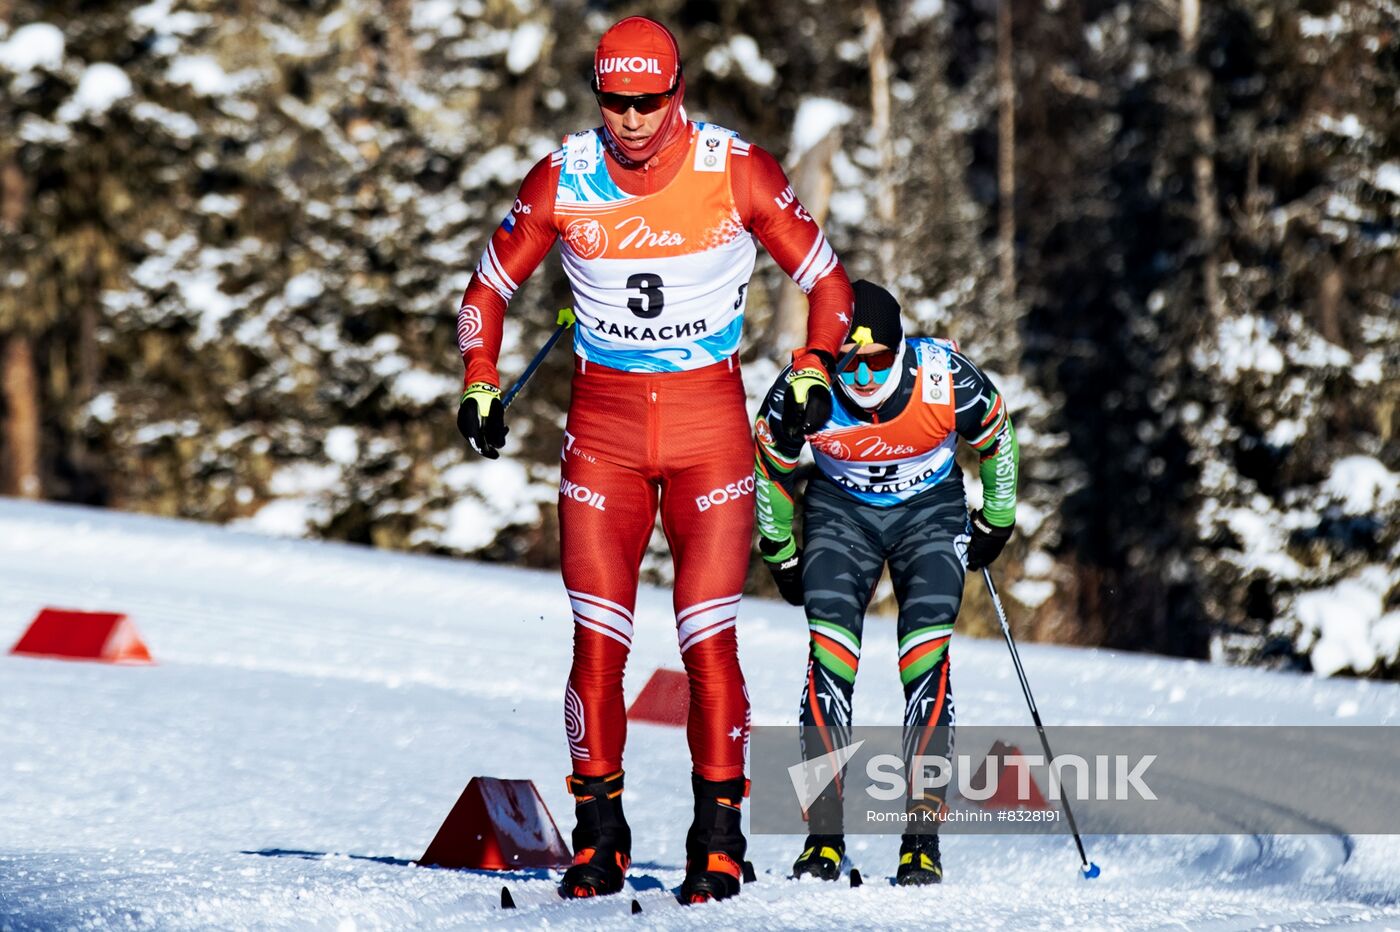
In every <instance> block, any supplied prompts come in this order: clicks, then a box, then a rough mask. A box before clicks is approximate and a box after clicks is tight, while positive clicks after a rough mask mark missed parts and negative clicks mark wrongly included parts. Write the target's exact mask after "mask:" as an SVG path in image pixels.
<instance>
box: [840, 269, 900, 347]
mask: <svg viewBox="0 0 1400 932" xmlns="http://www.w3.org/2000/svg"><path fill="white" fill-rule="evenodd" d="M851 290H852V291H854V292H855V293H856V312H855V319H854V320H853V321H851V332H852V333H854V332H855V330H856V328H857V327H869V328H870V337H871V339H873V340H874V341H875V342H876V343H883V344H884V345H886V346H888V347H889V348H890V349H892V350H897V349H899V344H900V342H901V341H903V339H904V325H903V324H902V323H901V322H900V320H899V302H898V301H896V300H895V299H894V295H892V294H890V293H889V292H888V291H886V290H885V289H883V288H881V287H880V286H879V285H877V284H875V283H874V282H868V281H866V280H865V279H863V278H862V279H860V280H859V281H856V282H853V283H852V284H851Z"/></svg>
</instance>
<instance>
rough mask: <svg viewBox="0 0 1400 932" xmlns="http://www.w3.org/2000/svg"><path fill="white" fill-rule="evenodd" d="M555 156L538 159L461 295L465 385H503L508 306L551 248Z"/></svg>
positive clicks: (459, 322)
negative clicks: (498, 362) (498, 365)
mask: <svg viewBox="0 0 1400 932" xmlns="http://www.w3.org/2000/svg"><path fill="white" fill-rule="evenodd" d="M556 155H557V153H552V154H550V155H547V156H545V157H544V158H542V159H540V160H539V161H538V162H536V163H535V166H534V168H531V169H530V172H529V174H527V175H526V176H525V180H524V181H523V182H521V185H520V193H519V194H517V195H516V198H515V204H514V206H513V207H512V208H511V212H510V213H509V214H507V215H506V218H505V219H504V220H502V221H501V225H500V226H499V227H497V228H496V232H495V233H493V234H491V241H490V242H489V243H487V244H486V250H485V251H484V252H483V253H482V254H481V261H479V262H478V263H477V264H476V271H475V272H474V273H473V274H472V280H471V281H470V282H469V283H468V284H467V291H466V293H465V294H463V295H462V305H461V307H460V308H458V310H457V349H458V350H459V351H460V352H461V354H462V361H463V362H464V363H466V366H467V376H466V383H465V384H471V383H472V382H489V383H491V384H492V385H496V386H499V385H500V384H501V377H500V374H499V373H498V372H497V371H496V360H497V358H498V357H499V356H500V355H501V325H502V323H503V322H504V321H505V316H506V304H507V303H508V302H509V301H510V296H511V295H513V294H515V289H517V288H519V287H520V283H521V282H523V281H525V279H527V278H529V277H530V273H532V272H533V271H535V267H536V266H537V265H539V264H540V261H541V260H542V259H544V257H545V255H546V254H547V253H548V252H549V249H550V247H551V246H553V245H554V239H555V236H556V233H555V229H554V189H555V186H556V185H557V184H558V183H559V159H558V158H556Z"/></svg>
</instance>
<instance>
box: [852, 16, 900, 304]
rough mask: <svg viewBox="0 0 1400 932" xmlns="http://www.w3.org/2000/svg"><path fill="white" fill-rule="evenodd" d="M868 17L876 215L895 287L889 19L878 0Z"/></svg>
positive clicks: (881, 251)
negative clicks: (876, 171) (876, 161)
mask: <svg viewBox="0 0 1400 932" xmlns="http://www.w3.org/2000/svg"><path fill="white" fill-rule="evenodd" d="M861 16H862V17H863V18H864V20H865V52H866V56H867V57H868V58H869V60H870V135H871V137H872V141H873V142H874V144H875V151H876V152H878V153H879V154H880V175H879V177H878V178H877V179H876V180H875V219H876V220H878V221H879V231H880V245H879V248H878V249H877V251H876V258H877V259H878V260H879V264H880V284H882V285H884V286H885V287H886V288H895V287H896V284H895V278H896V277H897V276H898V269H897V268H896V267H895V242H896V240H897V237H896V235H895V219H896V218H895V209H896V207H895V205H896V201H895V177H894V139H893V138H892V137H891V135H890V54H889V50H888V48H887V47H886V41H885V19H884V17H883V16H881V15H880V8H879V7H878V6H876V4H875V2H874V0H866V2H865V4H864V5H863V6H862V7H861Z"/></svg>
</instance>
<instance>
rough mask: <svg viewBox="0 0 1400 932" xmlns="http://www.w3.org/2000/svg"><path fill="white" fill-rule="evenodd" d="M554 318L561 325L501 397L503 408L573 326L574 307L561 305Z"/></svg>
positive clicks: (513, 398) (506, 406)
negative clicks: (565, 332)
mask: <svg viewBox="0 0 1400 932" xmlns="http://www.w3.org/2000/svg"><path fill="white" fill-rule="evenodd" d="M554 320H555V322H556V323H558V324H559V326H558V327H556V328H555V329H554V332H553V333H551V334H550V335H549V339H548V340H545V342H544V346H541V347H540V351H539V352H538V353H536V354H535V358H534V359H532V360H530V364H529V365H528V366H526V367H525V371H524V372H522V373H521V374H520V378H518V379H516V380H515V384H514V385H512V386H511V387H510V388H509V389H507V391H506V393H505V397H503V398H502V399H501V408H502V410H504V409H506V408H509V407H510V403H511V402H512V401H514V400H515V396H516V395H518V394H520V390H521V389H522V388H524V387H525V383H526V382H528V381H530V376H532V375H534V374H535V370H536V369H538V368H539V367H540V363H542V362H544V358H545V357H546V356H548V355H549V351H550V350H552V349H554V344H555V343H558V342H559V338H560V337H562V336H563V335H564V331H565V330H568V329H569V328H570V327H572V326H573V324H574V309H573V308H571V307H561V308H560V309H559V313H558V314H557V315H555V318H554Z"/></svg>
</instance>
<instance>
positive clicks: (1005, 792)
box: [968, 741, 1050, 809]
mask: <svg viewBox="0 0 1400 932" xmlns="http://www.w3.org/2000/svg"><path fill="white" fill-rule="evenodd" d="M987 757H995V758H996V759H997V767H998V769H997V774H996V779H997V785H996V791H995V792H993V793H992V795H991V796H989V797H987V798H986V799H971V800H968V802H970V803H972V804H973V805H975V806H981V807H982V808H983V809H1049V808H1050V805H1049V803H1047V802H1046V801H1045V795H1044V794H1043V793H1041V792H1040V787H1038V786H1036V784H1035V776H1034V774H1032V773H1031V772H1030V767H1029V765H1027V764H1026V762H1025V761H1024V760H1021V759H1020V757H1021V749H1020V748H1018V747H1016V746H1015V745H1014V744H1003V743H1002V742H1000V741H995V742H993V743H992V749H991V750H990V751H988V752H987ZM1022 772H1024V773H1025V783H1026V790H1027V792H1026V795H1025V798H1024V799H1023V798H1021V792H1020V784H1021V779H1022V778H1021V774H1022ZM968 786H969V787H970V788H975V789H979V790H983V789H986V787H987V761H986V759H985V758H984V759H983V761H982V763H981V764H980V765H979V766H978V768H977V772H976V773H975V774H973V775H972V781H971V782H970V783H969V784H968Z"/></svg>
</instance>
